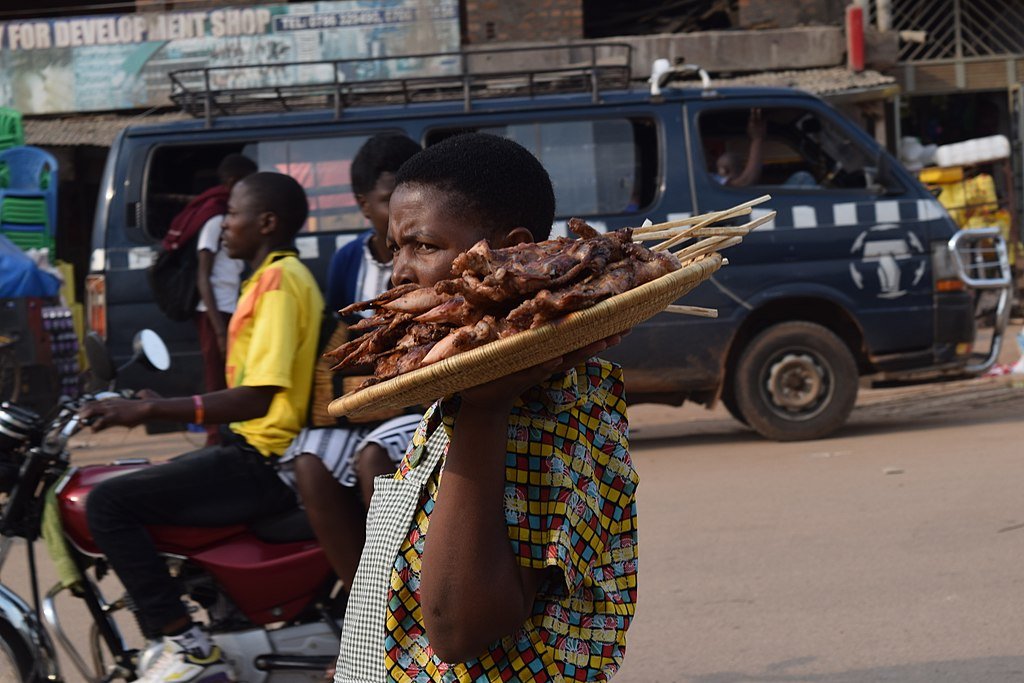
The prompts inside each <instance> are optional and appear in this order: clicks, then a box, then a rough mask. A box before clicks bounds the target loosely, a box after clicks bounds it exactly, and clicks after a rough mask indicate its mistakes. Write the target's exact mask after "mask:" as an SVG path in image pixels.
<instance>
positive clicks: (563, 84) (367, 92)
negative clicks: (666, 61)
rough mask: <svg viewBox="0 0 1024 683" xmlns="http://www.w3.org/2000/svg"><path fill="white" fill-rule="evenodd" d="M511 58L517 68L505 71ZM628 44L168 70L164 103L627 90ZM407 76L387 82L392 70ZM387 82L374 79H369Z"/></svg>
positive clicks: (256, 103)
mask: <svg viewBox="0 0 1024 683" xmlns="http://www.w3.org/2000/svg"><path fill="white" fill-rule="evenodd" d="M511 60H515V61H516V62H517V63H519V64H520V66H519V67H518V68H516V69H510V68H509V66H508V64H509V62H510V61H511ZM632 60H633V53H632V46H630V45H629V44H628V43H587V44H576V45H571V44H567V45H545V46H531V47H502V48H487V49H480V50H468V51H467V50H463V51H460V52H432V53H423V54H413V55H395V56H388V57H365V58H359V59H334V60H325V61H315V62H285V63H279V64H246V65H238V66H211V67H204V68H196V69H182V70H178V71H172V72H171V73H170V74H169V77H170V79H171V95H170V97H171V99H172V100H173V101H174V102H175V104H177V105H178V106H179V107H181V109H182V110H184V111H185V112H187V113H189V114H191V115H192V116H195V117H202V118H204V119H206V122H207V125H210V124H211V123H212V122H213V119H214V118H215V117H217V116H231V115H237V114H248V113H260V112H281V111H293V110H298V109H333V110H334V116H335V118H340V117H341V115H342V112H343V111H344V110H345V109H347V108H349V107H358V106H371V105H382V104H410V103H412V102H436V101H451V100H462V102H463V106H464V108H465V109H466V111H470V110H472V109H473V107H474V104H475V103H476V102H477V101H478V100H482V99H488V98H495V97H509V96H525V97H531V98H532V97H535V96H537V95H542V94H550V93H572V92H584V93H586V92H589V93H590V94H591V97H592V99H593V101H595V102H597V101H599V99H600V95H601V93H602V92H603V91H606V90H611V89H623V88H628V87H629V83H630V78H631V75H632V66H633V65H632ZM403 71H406V72H409V73H410V75H409V76H405V77H395V76H392V75H390V74H393V73H395V72H398V73H401V72H403ZM381 73H383V74H386V75H387V77H383V78H379V77H374V76H375V75H376V74H381Z"/></svg>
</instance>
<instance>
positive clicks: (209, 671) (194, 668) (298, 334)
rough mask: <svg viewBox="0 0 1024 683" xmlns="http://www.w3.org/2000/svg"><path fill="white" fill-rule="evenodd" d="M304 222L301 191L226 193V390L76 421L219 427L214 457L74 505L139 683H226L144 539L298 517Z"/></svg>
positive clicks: (188, 457) (313, 333)
mask: <svg viewBox="0 0 1024 683" xmlns="http://www.w3.org/2000/svg"><path fill="white" fill-rule="evenodd" d="M308 213H309V207H308V205H307V202H306V194H305V192H304V191H303V189H302V186H301V185H299V183H297V182H296V181H295V180H294V179H293V178H291V177H290V176H286V175H282V174H280V173H255V174H253V175H250V176H248V177H246V178H245V179H244V180H242V181H240V182H238V183H237V184H236V185H235V186H234V188H232V190H231V195H230V198H229V200H228V209H227V215H226V217H225V219H224V249H225V250H226V251H227V253H228V255H229V256H231V257H232V258H238V259H244V260H245V261H246V262H247V263H248V264H249V265H250V266H251V267H252V269H253V275H252V276H251V277H250V278H249V279H248V280H246V282H245V283H244V285H243V287H242V293H241V296H240V297H239V299H238V306H237V308H236V310H235V314H234V316H232V318H231V324H230V326H229V327H228V345H227V348H228V355H227V365H226V379H227V387H228V388H227V389H224V390H222V391H215V392H212V393H206V394H197V395H195V396H192V397H181V398H160V397H147V398H144V399H138V400H116V399H115V400H107V401H96V402H92V403H89V404H87V405H86V406H85V407H83V408H82V411H81V415H82V417H83V418H84V419H86V420H89V421H91V422H92V426H93V429H94V430H97V431H98V430H102V429H106V428H108V427H113V426H116V425H121V426H126V427H133V426H135V425H139V424H143V423H147V422H151V421H168V422H194V423H196V424H220V425H228V426H227V427H225V428H223V431H222V434H223V437H224V438H223V440H222V443H221V444H219V445H217V446H209V447H206V448H202V449H200V450H197V451H193V452H191V453H186V454H185V455H182V456H179V457H178V458H175V459H173V460H171V461H170V462H167V463H164V464H161V465H157V466H154V467H146V468H143V469H140V470H137V471H134V472H130V473H128V474H124V475H122V476H118V477H113V478H110V479H107V480H106V481H104V482H102V483H101V484H99V485H98V486H97V487H96V488H95V489H93V490H92V491H91V492H90V494H89V499H88V501H87V502H86V515H87V519H88V522H89V529H90V531H91V532H92V535H93V538H94V539H95V541H96V544H97V545H98V546H99V547H100V549H101V550H102V552H103V554H104V555H106V557H107V558H108V560H109V562H110V566H111V567H112V568H113V569H114V571H115V572H116V573H117V575H118V577H119V578H120V579H121V582H122V583H123V584H124V586H125V589H126V590H127V591H128V594H129V595H130V596H131V598H132V601H133V602H134V603H135V608H136V614H137V616H138V620H139V624H140V626H141V627H142V630H143V634H144V635H145V636H146V637H147V638H149V639H151V640H152V639H157V638H160V639H161V640H162V651H161V652H160V654H159V655H158V656H156V657H153V658H152V660H151V661H152V663H151V664H149V666H148V667H146V668H145V669H144V670H143V671H141V672H140V678H139V680H140V681H143V682H145V683H163V682H165V681H174V682H175V683H203V682H210V683H212V682H213V681H218V682H220V681H227V680H231V679H232V678H233V672H232V671H231V669H230V667H229V665H228V663H227V662H226V661H225V660H224V658H223V656H222V653H221V651H220V648H218V647H217V646H216V645H215V644H214V643H213V642H212V640H211V639H210V637H209V635H208V634H207V633H206V631H204V630H203V629H202V628H201V627H200V626H199V625H198V624H195V623H193V622H192V620H191V617H190V616H189V612H188V610H187V608H186V606H185V605H184V604H183V603H182V601H181V592H182V590H181V589H182V587H181V586H180V585H179V584H178V583H177V582H176V581H175V580H174V579H172V577H171V576H170V575H169V574H168V568H167V563H166V561H165V559H164V558H163V557H161V556H160V555H159V554H158V553H157V550H156V548H155V547H154V545H153V541H152V539H151V537H150V535H149V533H148V532H147V531H146V526H148V525H157V524H160V525H172V526H207V527H209V526H226V525H230V524H247V523H250V522H252V521H254V520H256V519H258V518H260V517H264V516H268V515H274V514H278V513H284V512H287V511H290V510H293V509H294V508H295V507H296V506H297V505H298V500H297V499H296V496H295V493H294V491H292V489H291V488H289V487H288V486H287V485H286V484H285V483H284V482H283V481H282V480H281V477H280V476H279V475H278V471H277V467H276V461H277V460H278V458H279V457H280V456H281V455H282V454H283V453H284V452H285V450H286V449H287V448H288V446H289V444H290V443H291V442H292V440H293V439H294V438H295V436H296V435H297V434H298V432H299V429H300V428H301V427H302V426H303V424H304V421H305V418H306V415H307V413H308V404H309V398H310V387H311V384H312V378H313V366H314V362H315V359H316V355H317V352H318V349H317V348H316V344H317V340H318V337H319V332H320V321H321V317H322V312H323V306H324V303H323V297H322V296H321V294H320V289H319V287H318V286H317V282H316V280H315V279H314V278H313V275H312V273H310V272H309V270H308V269H307V268H306V266H305V265H303V264H302V262H301V261H299V258H298V253H297V252H296V250H295V247H294V238H295V234H296V233H297V232H298V231H299V229H300V228H301V227H302V225H303V223H305V221H306V217H307V215H308Z"/></svg>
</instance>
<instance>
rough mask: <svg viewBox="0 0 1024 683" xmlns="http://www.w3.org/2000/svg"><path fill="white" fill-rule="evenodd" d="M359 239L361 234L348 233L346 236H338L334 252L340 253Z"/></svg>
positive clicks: (335, 240)
mask: <svg viewBox="0 0 1024 683" xmlns="http://www.w3.org/2000/svg"><path fill="white" fill-rule="evenodd" d="M357 237H359V233H355V232H347V233H345V234H344V235H338V236H337V237H335V238H334V251H338V250H339V249H341V248H342V247H343V246H345V245H346V244H348V243H349V242H351V241H352V240H354V239H356V238H357Z"/></svg>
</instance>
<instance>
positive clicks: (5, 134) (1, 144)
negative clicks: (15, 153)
mask: <svg viewBox="0 0 1024 683" xmlns="http://www.w3.org/2000/svg"><path fill="white" fill-rule="evenodd" d="M24 144H25V129H24V128H22V125H21V112H20V111H18V110H17V109H11V108H10V107H0V151H2V150H5V149H10V148H11V147H20V146H22V145H24Z"/></svg>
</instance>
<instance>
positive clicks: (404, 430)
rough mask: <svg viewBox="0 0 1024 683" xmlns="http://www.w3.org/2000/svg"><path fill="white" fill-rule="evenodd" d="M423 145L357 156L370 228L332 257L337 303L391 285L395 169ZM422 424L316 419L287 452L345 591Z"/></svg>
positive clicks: (400, 142)
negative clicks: (377, 499) (373, 505)
mask: <svg viewBox="0 0 1024 683" xmlns="http://www.w3.org/2000/svg"><path fill="white" fill-rule="evenodd" d="M421 149H422V148H421V147H420V145H419V143H417V142H415V141H414V140H412V139H411V138H409V137H406V136H405V135H400V134H397V133H381V134H378V135H374V136H373V137H371V138H370V139H369V140H367V141H366V142H365V143H364V144H363V146H362V147H360V148H359V151H358V152H357V153H356V155H355V157H353V159H352V167H351V175H352V192H353V193H354V194H355V197H356V201H357V202H358V204H359V208H360V210H361V211H362V212H363V215H364V216H365V217H366V218H367V220H369V221H370V223H371V225H372V227H371V228H370V229H368V230H366V231H365V232H363V233H362V234H361V235H359V236H358V237H357V238H356V239H354V240H352V241H351V242H349V243H348V244H346V245H345V246H344V247H342V248H341V249H340V250H339V251H338V252H337V253H336V254H335V255H334V258H332V259H331V267H330V270H329V271H328V275H327V292H326V296H327V305H328V306H329V307H330V308H331V309H332V310H338V309H341V308H344V307H345V306H348V305H349V304H351V303H355V302H356V301H366V300H369V299H374V298H376V297H377V296H378V295H380V294H381V293H383V292H384V291H385V290H386V289H388V286H389V283H390V281H391V263H392V257H391V250H390V249H388V247H387V233H388V202H389V201H390V199H391V193H392V192H393V191H394V189H395V173H397V172H398V169H399V168H400V167H401V165H402V164H403V163H405V162H406V161H407V160H408V159H409V158H410V157H412V156H413V155H415V154H416V153H417V152H419V151H420V150H421ZM418 423H419V415H394V416H392V417H391V418H390V419H386V420H376V421H374V422H365V423H348V424H346V425H344V426H327V427H317V426H313V425H311V426H309V427H307V428H305V429H303V430H302V432H301V433H300V434H299V436H298V437H297V438H296V439H295V441H293V442H292V445H291V446H290V447H289V448H288V451H287V452H286V453H285V454H284V456H283V457H282V458H281V476H282V477H284V479H285V480H286V481H287V482H289V483H290V484H293V485H294V486H295V487H296V489H297V490H298V492H299V497H300V498H301V499H302V504H303V506H304V507H305V508H306V513H307V516H308V518H309V523H310V526H312V527H313V531H314V532H315V533H316V536H317V539H318V540H319V541H320V547H321V548H322V549H323V551H324V555H326V556H327V560H328V562H330V564H331V568H332V569H334V573H335V574H337V576H338V578H339V579H340V580H341V581H342V582H343V583H344V584H345V589H346V590H348V589H349V588H351V587H352V577H353V576H355V573H356V565H358V564H359V554H360V553H361V552H362V549H363V541H364V540H365V536H364V534H365V529H366V507H365V506H366V505H369V502H370V495H371V494H372V493H373V478H374V477H375V476H377V475H380V474H388V473H391V472H394V471H395V468H396V467H397V466H398V463H399V462H401V460H402V455H403V454H404V453H405V449H406V447H407V446H408V445H409V441H410V440H411V439H412V434H413V432H414V431H415V430H416V425H417V424H418Z"/></svg>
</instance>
